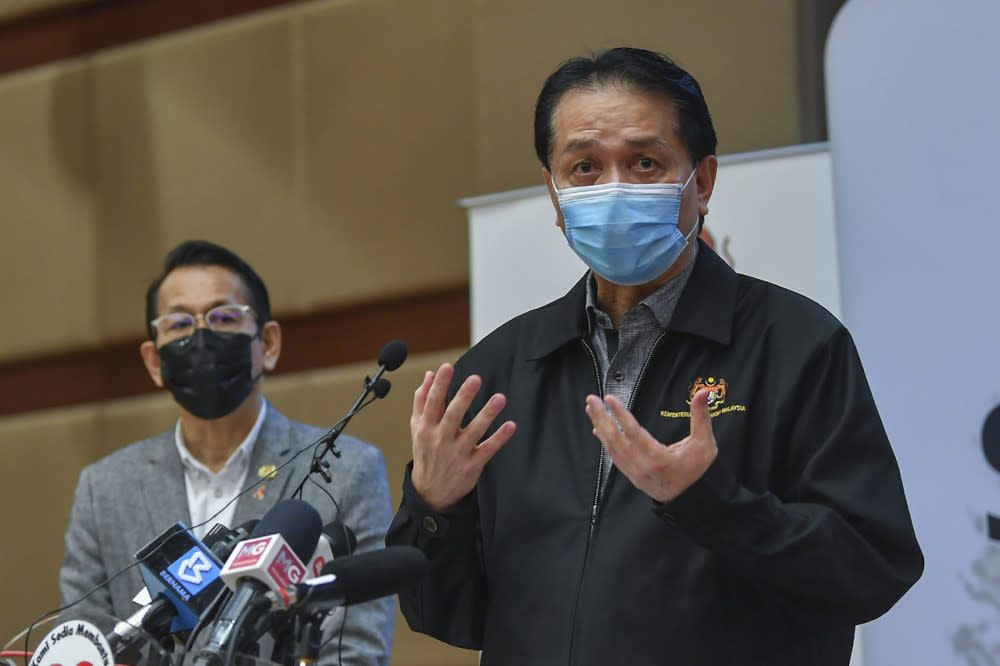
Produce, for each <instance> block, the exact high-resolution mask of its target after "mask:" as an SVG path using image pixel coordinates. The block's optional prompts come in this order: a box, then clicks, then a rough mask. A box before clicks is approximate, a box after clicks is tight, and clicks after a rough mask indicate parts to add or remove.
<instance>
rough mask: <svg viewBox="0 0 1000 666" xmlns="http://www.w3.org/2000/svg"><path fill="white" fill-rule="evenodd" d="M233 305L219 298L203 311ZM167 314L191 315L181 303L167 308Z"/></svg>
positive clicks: (232, 302) (189, 310)
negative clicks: (182, 313)
mask: <svg viewBox="0 0 1000 666" xmlns="http://www.w3.org/2000/svg"><path fill="white" fill-rule="evenodd" d="M233 304H234V301H231V300H229V299H225V298H220V299H217V300H214V301H212V302H211V303H209V305H208V308H207V309H206V310H205V312H208V311H209V310H211V309H212V308H217V307H219V306H220V305H233ZM167 312H168V313H174V312H184V313H186V314H191V308H189V307H187V306H186V305H184V304H183V303H176V304H174V305H171V306H170V307H169V308H167Z"/></svg>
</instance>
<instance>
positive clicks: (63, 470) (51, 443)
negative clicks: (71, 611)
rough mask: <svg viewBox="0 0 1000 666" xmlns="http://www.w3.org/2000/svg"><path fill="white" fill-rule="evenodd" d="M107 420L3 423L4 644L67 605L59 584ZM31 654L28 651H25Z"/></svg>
mask: <svg viewBox="0 0 1000 666" xmlns="http://www.w3.org/2000/svg"><path fill="white" fill-rule="evenodd" d="M99 440H100V415H99V412H98V410H96V409H93V408H77V409H68V410H59V411H53V412H42V413H38V414H32V415H28V416H21V417H16V418H9V419H3V420H0V452H2V455H3V461H4V464H3V474H4V483H3V495H2V500H0V524H3V525H4V531H5V533H6V534H7V536H6V537H5V538H4V543H3V545H2V546H0V577H2V579H0V580H2V585H3V599H4V602H3V603H0V644H2V643H6V642H7V640H8V639H10V638H11V637H13V635H14V634H15V633H17V632H18V631H20V630H21V629H24V628H26V627H27V626H28V624H29V623H30V622H32V621H33V620H34V619H35V618H36V617H38V616H39V615H41V614H42V613H44V612H45V611H49V610H53V609H55V608H56V607H58V605H59V589H58V581H57V578H56V575H57V572H58V571H59V565H60V564H61V563H62V557H63V549H64V548H63V533H64V531H65V529H66V522H67V520H68V519H69V508H70V505H71V504H72V501H73V490H74V488H76V479H77V476H78V474H79V472H80V469H81V468H82V467H83V466H84V465H85V464H87V463H89V462H90V461H92V460H94V459H95V458H96V455H95V454H96V451H95V447H96V443H97V442H98V441H99ZM22 649H23V648H22Z"/></svg>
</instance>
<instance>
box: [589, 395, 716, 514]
mask: <svg viewBox="0 0 1000 666" xmlns="http://www.w3.org/2000/svg"><path fill="white" fill-rule="evenodd" d="M708 393H709V392H708V390H706V389H702V390H701V391H698V392H697V393H695V395H694V397H693V398H691V434H689V435H688V436H687V437H685V438H684V439H682V440H680V441H679V442H675V443H673V444H670V445H669V446H664V444H663V443H662V442H660V441H658V440H657V439H656V438H654V437H653V436H652V435H650V434H649V432H648V431H647V430H646V429H645V428H643V427H642V426H641V425H639V422H638V421H636V419H635V417H634V416H633V415H632V413H631V412H629V411H628V410H627V409H625V405H623V404H622V402H621V401H620V400H618V399H617V398H615V397H614V396H610V395H609V396H607V397H606V398H605V403H607V406H608V409H610V410H611V414H609V413H608V409H605V408H604V403H602V402H601V399H600V398H598V397H597V396H596V395H588V396H587V408H586V409H587V415H588V416H589V417H590V420H591V422H592V423H593V424H594V435H596V436H597V438H598V439H600V440H601V443H602V444H603V445H604V448H605V449H607V451H608V453H609V454H610V455H611V459H612V460H614V463H615V466H616V467H617V468H618V469H619V470H620V471H621V473H622V474H624V475H625V476H627V477H628V478H629V480H630V481H632V484H633V485H635V487H636V488H638V489H639V490H641V491H642V492H644V493H646V494H647V495H649V496H650V497H652V498H653V499H655V500H657V501H659V502H669V501H670V500H672V499H674V498H675V497H677V496H678V495H680V494H681V493H682V492H684V491H685V490H687V489H688V487H690V485H691V484H692V483H694V482H695V481H697V480H698V479H699V478H701V476H702V474H704V473H705V470H707V469H708V468H709V466H710V465H711V464H712V462H713V461H714V460H715V456H716V455H717V454H718V447H717V446H716V444H715V435H714V434H713V433H712V417H711V416H710V415H709V413H708ZM612 414H614V418H612V416H611V415H612ZM615 419H617V420H618V423H620V424H621V426H622V427H621V430H619V429H618V423H615Z"/></svg>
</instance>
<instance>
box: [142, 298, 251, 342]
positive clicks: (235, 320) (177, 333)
mask: <svg viewBox="0 0 1000 666" xmlns="http://www.w3.org/2000/svg"><path fill="white" fill-rule="evenodd" d="M199 318H200V319H201V320H202V321H204V322H205V326H207V327H208V328H210V329H212V330H213V331H218V332H219V333H241V332H243V331H244V330H246V326H247V323H248V322H250V321H254V320H255V319H256V315H255V314H254V311H253V310H251V309H250V306H249V305H236V304H233V305H219V306H216V307H214V308H212V309H211V310H209V311H208V312H206V313H205V314H203V315H201V314H197V315H193V314H190V313H188V312H171V313H170V314H165V315H163V316H162V317H157V318H156V319H154V320H153V321H151V322H149V325H150V326H151V327H152V328H153V330H154V331H156V339H157V340H158V341H164V340H166V341H167V342H171V341H173V340H180V339H182V338H186V337H188V336H189V335H191V334H192V333H194V331H195V329H196V328H197V327H198V319H199Z"/></svg>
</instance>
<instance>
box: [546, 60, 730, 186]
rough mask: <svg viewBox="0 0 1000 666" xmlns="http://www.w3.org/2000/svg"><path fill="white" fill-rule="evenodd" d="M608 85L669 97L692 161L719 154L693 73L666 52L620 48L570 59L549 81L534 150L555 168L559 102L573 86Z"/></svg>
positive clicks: (580, 87)
mask: <svg viewBox="0 0 1000 666" xmlns="http://www.w3.org/2000/svg"><path fill="white" fill-rule="evenodd" d="M609 83H623V84H625V85H627V86H634V87H636V88H638V89H639V90H643V91H646V92H658V93H663V94H665V95H667V97H669V98H670V100H671V101H672V102H673V103H674V107H675V108H676V109H677V115H678V117H679V125H680V126H679V127H678V128H677V130H676V131H677V136H678V137H679V138H680V140H681V141H682V142H683V143H684V145H685V147H686V148H687V150H688V153H689V154H690V156H691V161H692V164H695V165H696V164H698V162H700V161H701V159H702V158H704V157H706V156H708V155H714V154H715V150H716V146H717V144H718V139H717V137H716V135H715V127H713V125H712V116H711V115H710V114H709V112H708V104H707V103H706V102H705V96H704V95H703V94H702V92H701V87H700V86H699V85H698V82H697V81H695V80H694V77H693V76H691V75H690V74H688V73H687V72H686V71H684V70H683V69H681V67H679V66H678V65H677V64H676V63H675V62H674V61H673V60H671V59H670V58H668V57H667V56H665V55H663V54H662V53H656V52H655V51H647V50H645V49H636V48H629V47H619V48H614V49H610V50H608V51H604V52H603V53H599V54H597V55H592V56H591V57H589V58H583V57H580V58H572V59H571V60H567V61H566V62H564V63H563V64H562V65H560V67H559V69H557V70H556V71H555V72H553V73H552V74H551V75H549V78H547V79H546V80H545V85H543V86H542V91H541V92H540V93H539V94H538V101H537V102H536V104H535V153H536V154H537V155H538V160H539V161H540V162H541V163H542V165H543V166H545V168H546V169H548V170H549V171H550V172H551V171H552V166H551V164H550V160H551V157H552V131H553V128H552V125H553V123H552V120H553V117H554V116H555V111H556V106H558V104H559V100H560V99H562V96H563V95H564V94H566V93H567V92H569V91H570V90H576V89H595V88H598V87H601V86H604V85H607V84H609Z"/></svg>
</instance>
